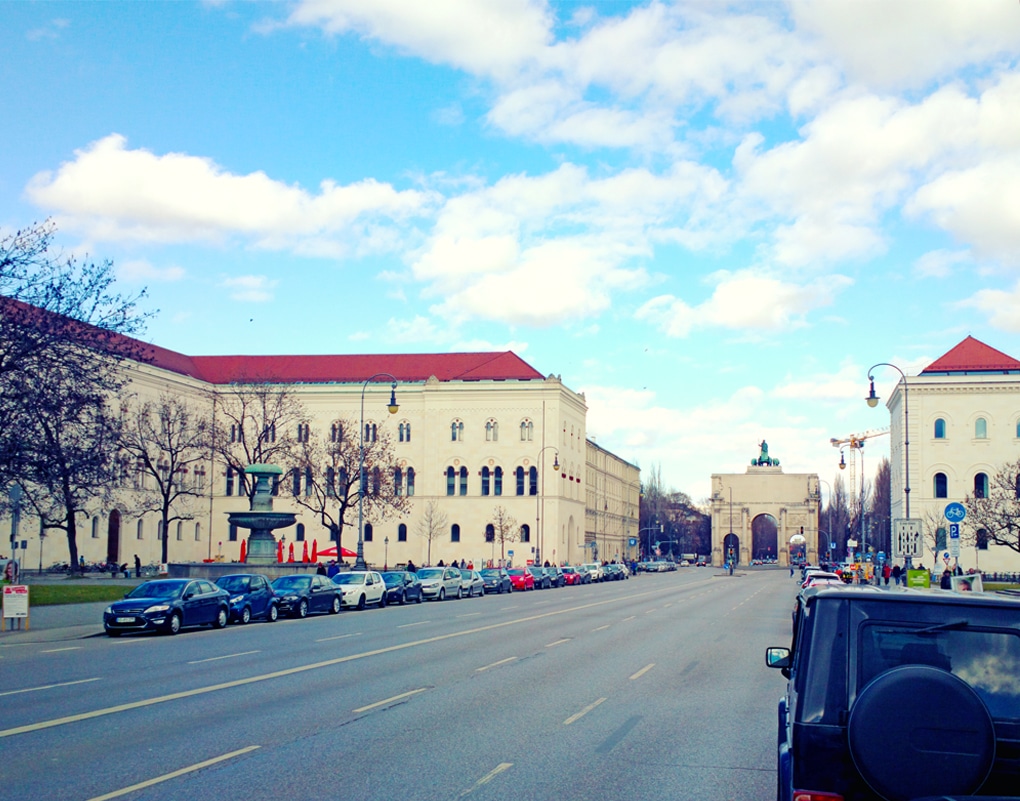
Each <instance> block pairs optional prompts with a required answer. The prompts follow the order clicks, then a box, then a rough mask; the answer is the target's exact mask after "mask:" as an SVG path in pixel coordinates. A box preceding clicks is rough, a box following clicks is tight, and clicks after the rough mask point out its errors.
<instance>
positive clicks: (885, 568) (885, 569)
mask: <svg viewBox="0 0 1020 801" xmlns="http://www.w3.org/2000/svg"><path fill="white" fill-rule="evenodd" d="M891 575H892V568H891V567H889V563H888V562H886V563H885V564H884V565H882V580H883V581H884V582H885V586H886V587H888V586H889V577H890V576H891Z"/></svg>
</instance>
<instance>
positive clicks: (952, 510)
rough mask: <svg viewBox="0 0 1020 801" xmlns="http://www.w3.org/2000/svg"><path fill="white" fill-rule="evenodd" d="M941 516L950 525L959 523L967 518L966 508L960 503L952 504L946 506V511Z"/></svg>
mask: <svg viewBox="0 0 1020 801" xmlns="http://www.w3.org/2000/svg"><path fill="white" fill-rule="evenodd" d="M943 514H945V516H946V520H948V521H949V522H950V523H960V522H962V521H963V518H965V517H966V516H967V508H966V507H965V506H964V505H963V504H962V503H956V502H953V503H950V504H947V505H946V511H945V512H944V513H943Z"/></svg>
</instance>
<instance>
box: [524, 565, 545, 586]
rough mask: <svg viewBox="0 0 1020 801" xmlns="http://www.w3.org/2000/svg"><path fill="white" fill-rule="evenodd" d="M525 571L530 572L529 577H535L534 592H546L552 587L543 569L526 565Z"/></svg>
mask: <svg viewBox="0 0 1020 801" xmlns="http://www.w3.org/2000/svg"><path fill="white" fill-rule="evenodd" d="M524 569H525V570H528V571H530V572H531V575H532V576H534V577H535V589H536V590H548V589H549V588H550V587H552V580H551V579H550V578H549V577H548V576H547V575H546V574H545V568H544V567H541V566H539V565H528V566H527V567H526V568H524Z"/></svg>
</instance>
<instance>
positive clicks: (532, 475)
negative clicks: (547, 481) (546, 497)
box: [528, 467, 538, 495]
mask: <svg viewBox="0 0 1020 801" xmlns="http://www.w3.org/2000/svg"><path fill="white" fill-rule="evenodd" d="M528 495H538V468H537V467H532V468H529V469H528Z"/></svg>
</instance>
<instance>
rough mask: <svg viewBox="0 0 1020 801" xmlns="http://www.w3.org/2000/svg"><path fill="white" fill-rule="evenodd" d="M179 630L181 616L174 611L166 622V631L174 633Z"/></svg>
mask: <svg viewBox="0 0 1020 801" xmlns="http://www.w3.org/2000/svg"><path fill="white" fill-rule="evenodd" d="M180 630H181V616H180V615H179V614H178V613H177V612H174V613H173V614H172V615H170V622H169V623H167V624H166V633H167V634H176V633H177V632H179V631H180Z"/></svg>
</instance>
